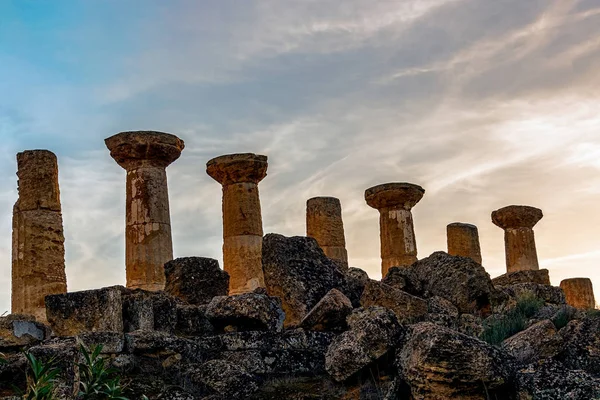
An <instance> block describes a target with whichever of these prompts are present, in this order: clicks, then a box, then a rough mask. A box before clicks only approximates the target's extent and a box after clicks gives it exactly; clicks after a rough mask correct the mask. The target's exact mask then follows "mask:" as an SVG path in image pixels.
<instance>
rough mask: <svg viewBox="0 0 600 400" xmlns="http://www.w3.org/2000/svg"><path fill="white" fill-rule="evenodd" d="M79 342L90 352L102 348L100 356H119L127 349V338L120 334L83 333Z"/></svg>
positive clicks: (79, 337)
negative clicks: (97, 347) (98, 347)
mask: <svg viewBox="0 0 600 400" xmlns="http://www.w3.org/2000/svg"><path fill="white" fill-rule="evenodd" d="M77 340H78V341H79V342H81V344H83V345H84V346H85V347H86V348H87V349H88V350H90V349H93V348H95V347H96V346H102V351H101V352H100V354H118V353H121V352H122V351H123V349H124V348H125V336H124V335H123V333H119V332H82V333H80V334H79V335H77Z"/></svg>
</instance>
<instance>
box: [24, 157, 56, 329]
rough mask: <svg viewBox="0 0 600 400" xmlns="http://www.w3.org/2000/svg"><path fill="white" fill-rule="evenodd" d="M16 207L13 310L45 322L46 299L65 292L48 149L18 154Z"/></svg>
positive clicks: (53, 164) (53, 173)
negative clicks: (17, 196) (17, 197)
mask: <svg viewBox="0 0 600 400" xmlns="http://www.w3.org/2000/svg"><path fill="white" fill-rule="evenodd" d="M17 168H18V171H17V177H18V178H19V182H18V186H19V199H18V200H17V202H16V203H15V206H14V208H13V232H12V312H13V313H15V314H30V315H34V316H35V317H36V319H37V320H38V321H46V307H45V304H44V298H45V297H46V296H47V295H51V294H61V293H66V292H67V278H66V275H65V247H64V242H65V238H64V234H63V221H62V214H61V206H60V190H59V188H58V162H57V160H56V156H55V155H54V153H52V152H50V151H48V150H28V151H24V152H22V153H19V154H17Z"/></svg>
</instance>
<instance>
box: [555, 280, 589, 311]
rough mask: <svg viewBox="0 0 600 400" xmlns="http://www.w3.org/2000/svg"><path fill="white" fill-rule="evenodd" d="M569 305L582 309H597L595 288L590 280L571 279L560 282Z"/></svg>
mask: <svg viewBox="0 0 600 400" xmlns="http://www.w3.org/2000/svg"><path fill="white" fill-rule="evenodd" d="M560 288H561V289H562V290H563V292H564V293H565V299H566V301H567V304H569V305H571V306H573V307H575V308H581V309H593V308H596V299H595V298H594V287H593V286H592V281H591V280H590V279H589V278H571V279H565V280H563V281H561V282H560Z"/></svg>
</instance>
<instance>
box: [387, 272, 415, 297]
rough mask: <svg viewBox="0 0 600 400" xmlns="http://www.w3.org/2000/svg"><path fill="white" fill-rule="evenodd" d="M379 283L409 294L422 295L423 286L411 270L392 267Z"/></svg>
mask: <svg viewBox="0 0 600 400" xmlns="http://www.w3.org/2000/svg"><path fill="white" fill-rule="evenodd" d="M381 282H383V283H385V284H386V285H389V286H391V287H393V288H396V289H399V290H403V291H405V292H407V293H410V294H414V295H421V293H423V285H421V282H420V281H419V280H418V279H417V277H416V276H415V274H414V273H413V271H412V269H411V268H399V267H392V268H390V269H389V270H388V273H387V275H385V276H384V277H383V279H382V280H381Z"/></svg>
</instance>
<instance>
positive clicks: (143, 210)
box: [105, 131, 184, 291]
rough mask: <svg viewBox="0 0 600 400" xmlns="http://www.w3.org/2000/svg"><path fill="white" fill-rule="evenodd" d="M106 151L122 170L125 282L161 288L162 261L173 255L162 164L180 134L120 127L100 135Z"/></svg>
mask: <svg viewBox="0 0 600 400" xmlns="http://www.w3.org/2000/svg"><path fill="white" fill-rule="evenodd" d="M105 143H106V147H108V149H109V150H110V156H111V157H112V158H114V160H115V161H116V162H117V164H119V165H120V166H121V167H123V168H124V169H125V170H126V171H127V183H126V185H127V189H126V193H127V198H126V201H125V203H126V204H125V207H126V208H125V266H126V277H127V287H128V288H132V289H144V290H152V291H157V290H163V288H164V285H165V272H164V264H165V263H166V262H167V261H170V260H172V259H173V242H172V239H171V216H170V214H169V193H168V188H167V172H166V167H167V166H168V165H169V164H171V163H172V162H173V161H175V160H177V159H178V158H179V156H180V155H181V151H182V150H183V148H184V143H183V140H181V139H179V138H178V137H177V136H175V135H171V134H168V133H162V132H152V131H137V132H121V133H119V134H117V135H114V136H111V137H109V138H108V139H106V140H105Z"/></svg>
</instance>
